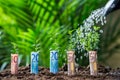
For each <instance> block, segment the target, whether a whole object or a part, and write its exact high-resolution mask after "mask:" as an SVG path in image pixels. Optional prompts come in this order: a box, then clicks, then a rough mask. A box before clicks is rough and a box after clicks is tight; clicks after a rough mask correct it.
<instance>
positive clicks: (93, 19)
mask: <svg viewBox="0 0 120 80" xmlns="http://www.w3.org/2000/svg"><path fill="white" fill-rule="evenodd" d="M104 11H105V10H104V7H103V8H99V9H96V10H94V11H93V12H91V14H90V16H89V17H88V18H87V19H86V20H84V21H83V24H82V25H80V27H79V28H80V29H77V30H76V34H77V36H75V37H74V35H73V38H72V41H73V42H75V43H76V44H77V51H78V53H80V52H81V50H85V49H84V47H85V46H84V44H83V43H82V45H81V44H80V43H79V39H81V38H84V37H85V36H86V35H87V34H88V33H89V32H91V31H92V27H93V26H94V25H96V24H101V26H103V25H104V24H105V23H106V17H105V16H104ZM79 30H80V31H79ZM83 31H84V33H82V34H81V35H79V32H83ZM99 31H100V33H103V30H99ZM76 34H75V35H76ZM84 56H88V53H85V54H84ZM80 59H82V56H81V57H80Z"/></svg>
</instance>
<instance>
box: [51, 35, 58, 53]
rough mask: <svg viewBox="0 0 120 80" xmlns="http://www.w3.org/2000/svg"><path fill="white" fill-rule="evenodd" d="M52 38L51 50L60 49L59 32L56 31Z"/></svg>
mask: <svg viewBox="0 0 120 80" xmlns="http://www.w3.org/2000/svg"><path fill="white" fill-rule="evenodd" d="M51 36H52V35H51ZM50 40H51V43H52V44H51V46H50V51H51V50H57V51H59V47H60V46H59V40H58V33H56V34H55V35H54V37H51V38H50Z"/></svg>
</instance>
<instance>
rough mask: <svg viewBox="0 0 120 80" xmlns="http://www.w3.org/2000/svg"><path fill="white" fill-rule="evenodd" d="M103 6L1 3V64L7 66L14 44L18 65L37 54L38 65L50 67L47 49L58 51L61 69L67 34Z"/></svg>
mask: <svg viewBox="0 0 120 80" xmlns="http://www.w3.org/2000/svg"><path fill="white" fill-rule="evenodd" d="M106 1H107V0H106ZM103 3H105V2H103V1H101V0H97V1H95V0H12V1H11V0H0V15H1V17H0V29H1V30H2V31H3V33H4V38H2V39H1V38H0V44H1V45H0V55H1V57H0V59H1V61H0V64H3V63H4V62H8V63H10V62H9V61H10V54H11V52H10V50H11V49H12V47H11V46H12V45H11V42H13V43H16V45H17V47H18V48H19V51H18V52H19V55H20V62H21V65H24V64H26V65H28V64H29V61H30V60H29V59H30V53H31V51H39V52H40V58H39V59H40V60H39V61H40V62H39V63H40V65H42V66H45V67H49V53H50V52H49V51H50V50H49V49H50V48H54V49H56V48H57V49H58V48H59V55H60V56H59V63H60V65H59V66H62V64H63V63H64V62H65V58H66V57H65V56H66V52H65V49H66V47H67V46H68V39H69V36H68V32H69V31H71V30H74V29H76V28H77V25H78V23H81V22H82V21H83V20H84V19H85V18H86V17H87V16H88V15H89V13H90V12H91V11H92V10H94V9H96V8H99V7H100V6H101V4H103ZM96 5H97V6H96ZM98 5H99V6H98ZM56 34H57V35H56ZM0 37H1V35H0ZM56 46H57V47H56ZM70 47H71V48H72V45H71V46H70ZM2 55H4V56H2ZM5 64H6V63H5Z"/></svg>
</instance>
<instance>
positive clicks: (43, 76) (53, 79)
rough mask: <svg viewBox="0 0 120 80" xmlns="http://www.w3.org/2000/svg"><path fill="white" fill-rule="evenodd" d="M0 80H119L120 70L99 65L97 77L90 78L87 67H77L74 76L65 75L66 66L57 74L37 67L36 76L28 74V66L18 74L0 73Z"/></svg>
mask: <svg viewBox="0 0 120 80" xmlns="http://www.w3.org/2000/svg"><path fill="white" fill-rule="evenodd" d="M0 80H120V68H117V69H111V68H110V67H104V66H101V65H99V67H98V75H97V76H91V75H90V72H89V66H88V67H81V66H79V67H78V68H77V70H76V74H75V75H74V76H68V75H67V65H64V66H63V67H62V68H61V69H59V72H58V73H57V74H52V73H50V72H49V68H44V67H39V73H38V74H37V75H35V74H31V73H30V66H26V67H19V70H18V74H16V75H12V74H11V73H10V69H6V70H4V71H2V72H0Z"/></svg>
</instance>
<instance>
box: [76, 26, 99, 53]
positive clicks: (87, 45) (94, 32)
mask: <svg viewBox="0 0 120 80" xmlns="http://www.w3.org/2000/svg"><path fill="white" fill-rule="evenodd" d="M80 28H81V27H80ZM86 29H88V28H87V27H82V29H79V30H78V31H77V36H79V37H80V40H79V42H80V45H81V46H82V48H83V49H85V50H87V51H90V50H96V49H98V45H99V41H100V34H99V33H98V31H99V29H100V27H97V26H93V29H91V30H90V31H89V32H85V31H86Z"/></svg>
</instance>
